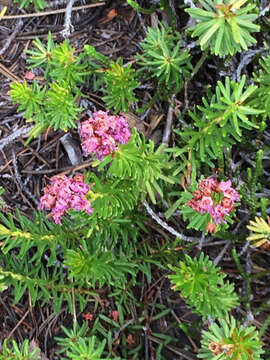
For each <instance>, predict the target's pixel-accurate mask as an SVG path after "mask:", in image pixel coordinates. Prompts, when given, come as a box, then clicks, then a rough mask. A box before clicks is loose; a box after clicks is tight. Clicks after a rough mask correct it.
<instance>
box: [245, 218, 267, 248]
mask: <svg viewBox="0 0 270 360" xmlns="http://www.w3.org/2000/svg"><path fill="white" fill-rule="evenodd" d="M247 228H248V229H249V230H250V231H252V233H251V234H250V235H249V236H248V238H247V240H248V241H251V244H252V245H253V246H256V247H260V246H262V245H265V244H267V245H270V217H268V223H267V222H266V221H265V220H264V219H263V218H261V217H258V216H256V217H255V220H250V222H249V225H248V226H247Z"/></svg>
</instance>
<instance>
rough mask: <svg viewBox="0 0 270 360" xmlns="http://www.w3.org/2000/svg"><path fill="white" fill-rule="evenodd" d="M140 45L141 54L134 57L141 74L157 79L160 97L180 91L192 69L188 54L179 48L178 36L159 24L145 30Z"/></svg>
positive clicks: (179, 40)
mask: <svg viewBox="0 0 270 360" xmlns="http://www.w3.org/2000/svg"><path fill="white" fill-rule="evenodd" d="M140 45H141V47H142V48H143V50H144V53H143V54H142V55H139V54H138V55H137V59H138V64H139V65H140V66H141V69H140V71H141V72H144V73H145V72H146V73H148V74H149V76H150V77H153V78H156V79H157V84H158V87H159V89H160V90H161V93H162V94H160V96H161V97H162V96H164V95H165V97H166V96H170V95H171V94H173V93H177V92H179V91H180V90H181V89H182V87H183V85H184V79H185V78H189V77H190V73H191V70H192V67H191V64H190V55H189V53H188V51H185V50H183V49H181V36H180V34H178V33H174V32H173V31H172V29H170V28H168V27H167V26H165V24H163V23H159V24H158V25H157V26H156V27H155V28H150V27H149V28H148V29H147V35H146V38H145V39H144V41H143V42H141V44H140ZM164 91H165V93H164ZM166 91H167V94H166Z"/></svg>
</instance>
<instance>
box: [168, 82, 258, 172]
mask: <svg viewBox="0 0 270 360" xmlns="http://www.w3.org/2000/svg"><path fill="white" fill-rule="evenodd" d="M245 82H246V77H245V76H242V79H241V82H240V83H237V82H234V81H232V80H230V79H229V78H228V77H226V79H225V84H223V83H222V82H220V81H219V82H218V85H217V87H216V94H215V95H212V96H211V95H210V101H209V100H207V99H206V98H203V99H202V102H203V106H201V105H198V106H197V110H196V109H195V111H189V113H188V114H189V117H190V118H191V119H192V120H193V122H192V123H191V125H188V126H185V127H184V128H183V130H182V131H178V130H176V131H175V132H176V133H178V134H179V135H180V139H181V147H180V148H175V149H169V150H168V151H170V152H174V154H175V155H176V156H180V157H181V158H182V159H183V162H184V164H185V166H186V164H187V162H188V158H187V157H185V156H183V155H184V154H185V153H187V154H188V156H189V158H190V160H192V166H193V170H194V172H193V173H195V174H196V168H197V167H198V165H199V164H200V163H201V162H205V163H207V164H208V165H209V166H210V167H214V163H213V161H212V160H215V159H223V151H224V148H225V147H226V148H228V149H230V148H231V147H232V145H233V144H234V143H235V142H236V141H237V142H240V141H241V139H242V131H243V130H246V129H247V130H252V129H258V128H259V126H258V125H257V123H256V120H254V119H253V117H252V115H259V114H262V113H263V112H264V111H263V110H258V109H255V108H252V107H251V106H249V105H248V100H249V97H250V96H251V95H252V94H253V93H254V92H255V90H256V88H257V87H256V86H254V85H249V86H247V87H245ZM190 160H189V161H190ZM182 169H183V164H181V167H180V168H179V169H176V170H175V174H177V173H178V172H180V171H181V170H182Z"/></svg>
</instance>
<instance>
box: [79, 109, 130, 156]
mask: <svg viewBox="0 0 270 360" xmlns="http://www.w3.org/2000/svg"><path fill="white" fill-rule="evenodd" d="M80 136H81V139H82V149H83V154H84V156H87V155H89V154H90V153H95V154H96V155H97V158H98V159H99V160H102V159H103V158H104V157H105V156H106V155H109V154H110V153H112V152H114V151H116V150H117V146H118V145H119V144H126V143H127V142H128V140H129V138H130V131H129V129H128V123H127V121H126V119H125V118H124V117H123V116H120V117H119V116H114V115H108V113H107V112H105V111H97V112H95V113H93V117H92V118H89V119H88V120H86V121H84V122H82V123H81V126H80Z"/></svg>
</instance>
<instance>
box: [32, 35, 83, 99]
mask: <svg viewBox="0 0 270 360" xmlns="http://www.w3.org/2000/svg"><path fill="white" fill-rule="evenodd" d="M33 45H34V48H33V49H31V50H29V49H28V50H26V51H25V52H26V54H28V55H29V57H28V58H27V63H28V64H30V66H29V69H33V68H40V67H41V68H42V69H44V71H45V73H44V76H45V79H47V80H50V81H59V82H61V81H65V83H66V84H67V85H68V86H69V87H70V88H71V89H72V91H73V92H78V90H77V86H78V85H79V84H82V83H83V82H84V81H85V79H86V76H87V75H88V74H89V71H88V65H87V64H86V63H85V62H83V61H82V60H83V54H80V55H75V49H74V47H72V46H71V44H70V42H69V40H67V39H66V40H65V41H63V42H62V43H61V44H55V42H54V41H53V37H52V34H51V33H50V32H49V34H48V38H47V45H46V46H45V45H44V44H43V43H42V42H41V41H40V40H39V39H38V38H36V39H35V40H34V41H33Z"/></svg>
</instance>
